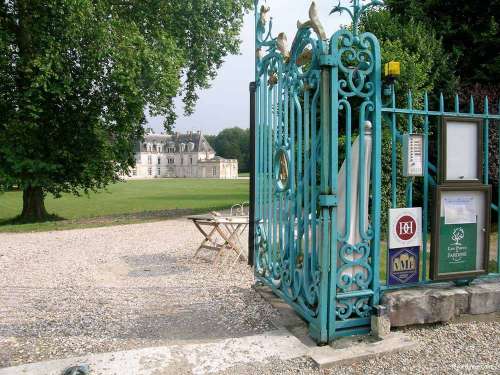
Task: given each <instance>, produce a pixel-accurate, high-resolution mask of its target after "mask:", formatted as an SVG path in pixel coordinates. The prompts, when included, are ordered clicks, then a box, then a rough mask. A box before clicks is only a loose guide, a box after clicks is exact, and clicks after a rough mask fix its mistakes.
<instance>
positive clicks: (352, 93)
mask: <svg viewBox="0 0 500 375" xmlns="http://www.w3.org/2000/svg"><path fill="white" fill-rule="evenodd" d="M353 3H354V4H353V7H352V9H347V8H344V7H340V6H338V7H336V8H335V9H334V12H342V11H346V12H348V13H349V14H350V16H351V18H352V20H353V24H352V28H351V29H349V30H348V29H340V30H338V31H337V32H336V33H334V34H333V35H332V36H331V37H327V35H326V34H325V31H324V29H323V27H322V25H321V23H320V22H319V20H318V17H317V12H316V7H315V4H314V2H313V3H312V5H311V8H310V11H309V20H307V21H306V22H304V23H299V24H298V31H297V34H296V36H295V38H294V40H293V42H292V44H291V48H290V49H289V48H288V45H287V38H286V35H285V34H283V33H280V34H279V35H278V36H277V37H276V38H274V37H273V36H272V21H271V20H270V18H269V12H270V9H269V7H266V6H265V5H262V6H261V7H260V8H259V1H258V0H255V9H256V20H255V21H256V72H255V74H256V76H255V82H256V118H255V121H256V127H255V217H254V220H255V233H256V241H255V243H256V245H255V249H254V252H255V273H256V277H257V279H258V280H259V281H261V282H263V283H265V284H266V285H269V286H270V287H271V288H272V289H273V291H274V292H275V293H276V294H277V295H279V296H280V297H281V298H283V299H284V300H286V301H287V302H288V303H289V304H290V305H291V306H293V307H294V309H295V310H296V311H297V312H298V313H300V314H301V315H302V316H303V317H304V319H306V320H307V321H308V322H309V327H310V333H311V336H313V337H314V338H315V339H316V340H317V341H318V342H328V341H331V340H333V339H334V338H335V337H338V336H342V335H350V334H354V333H361V332H364V331H368V330H369V326H370V315H371V313H372V310H373V307H374V306H375V305H377V304H378V299H379V289H380V285H379V268H380V267H379V262H380V260H379V254H380V249H379V246H380V201H381V199H380V183H381V166H380V161H381V97H380V95H381V82H380V79H381V78H380V77H381V71H380V69H381V66H380V65H381V62H380V48H379V44H378V41H377V39H376V37H375V36H374V35H372V34H369V33H362V34H359V33H358V29H357V25H358V21H359V18H360V16H361V14H362V13H363V11H364V10H366V9H367V8H369V7H372V6H374V5H379V4H380V2H379V1H372V2H371V3H369V4H366V5H361V4H360V1H359V0H354V1H353Z"/></svg>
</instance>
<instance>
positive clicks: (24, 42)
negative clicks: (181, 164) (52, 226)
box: [0, 0, 252, 219]
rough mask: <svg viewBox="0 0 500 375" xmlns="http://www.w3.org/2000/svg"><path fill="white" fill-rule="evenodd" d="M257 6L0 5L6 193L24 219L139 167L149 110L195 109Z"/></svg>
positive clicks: (77, 0)
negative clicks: (18, 192) (17, 201)
mask: <svg viewBox="0 0 500 375" xmlns="http://www.w3.org/2000/svg"><path fill="white" fill-rule="evenodd" d="M251 3H252V2H251V0H215V1H214V0H184V1H157V0H149V1H120V0H118V1H113V0H108V1H104V0H93V1H92V0H54V1H50V2H38V1H35V2H33V1H27V0H6V1H4V2H2V5H0V111H1V113H2V117H1V120H0V188H1V187H6V186H12V185H17V186H19V187H20V188H21V189H23V191H24V202H23V203H24V205H23V217H25V218H28V219H29V218H40V217H42V216H44V215H45V214H46V212H45V208H44V206H43V198H44V196H45V194H46V193H52V194H55V195H58V194H60V193H62V192H73V193H75V194H78V193H79V192H81V191H88V190H89V189H99V188H102V187H104V186H106V185H107V184H108V183H110V182H114V181H116V180H118V178H119V174H120V173H127V172H128V169H129V167H130V166H132V165H134V145H135V143H136V141H137V139H139V138H140V137H141V136H142V134H143V126H142V125H143V123H144V121H145V116H144V111H145V110H146V109H147V110H149V111H150V113H151V115H162V116H165V118H166V121H165V126H166V128H167V130H168V129H169V128H170V127H171V125H172V123H173V122H174V120H175V109H174V105H173V98H175V97H176V96H182V98H183V102H184V105H185V112H187V113H188V114H189V113H191V112H192V110H193V106H194V104H195V102H196V99H197V95H196V91H197V90H199V89H203V88H206V87H208V85H209V82H210V80H211V79H212V78H213V77H215V75H216V72H217V69H218V68H219V67H220V66H221V64H222V62H223V59H224V57H225V56H226V55H228V54H234V53H237V52H238V47H239V40H238V34H239V30H240V28H241V25H242V17H243V14H244V12H245V11H246V10H247V9H249V8H250V6H251V5H252V4H251Z"/></svg>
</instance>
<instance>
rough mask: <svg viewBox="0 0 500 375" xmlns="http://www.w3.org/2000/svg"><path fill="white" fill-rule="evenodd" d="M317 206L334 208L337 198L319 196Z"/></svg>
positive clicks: (325, 195)
mask: <svg viewBox="0 0 500 375" xmlns="http://www.w3.org/2000/svg"><path fill="white" fill-rule="evenodd" d="M319 205H320V206H321V207H336V206H337V196H336V195H335V194H330V195H327V194H322V195H320V196H319Z"/></svg>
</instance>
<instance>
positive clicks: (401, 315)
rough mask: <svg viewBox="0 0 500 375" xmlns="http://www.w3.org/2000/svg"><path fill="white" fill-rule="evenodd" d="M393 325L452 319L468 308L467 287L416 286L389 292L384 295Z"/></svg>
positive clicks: (383, 302)
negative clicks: (465, 288)
mask: <svg viewBox="0 0 500 375" xmlns="http://www.w3.org/2000/svg"><path fill="white" fill-rule="evenodd" d="M382 304H383V305H385V306H386V307H387V310H388V314H389V319H390V322H391V326H393V327H402V326H408V325H413V324H425V323H436V322H446V321H449V320H451V319H453V318H455V317H457V316H459V315H460V314H464V313H467V312H468V306H469V293H467V291H465V290H464V288H452V287H444V288H415V289H403V290H398V291H392V292H387V293H386V294H384V296H383V298H382Z"/></svg>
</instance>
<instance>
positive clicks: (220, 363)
mask: <svg viewBox="0 0 500 375" xmlns="http://www.w3.org/2000/svg"><path fill="white" fill-rule="evenodd" d="M307 352H308V348H307V347H306V346H305V345H303V344H302V343H301V342H300V341H299V340H298V339H297V338H295V337H294V336H292V335H291V334H290V333H288V332H287V331H286V330H276V331H270V332H268V333H267V334H261V335H254V336H246V337H241V338H234V339H224V340H218V341H215V342H210V343H203V344H185V345H172V346H165V347H155V348H144V349H135V350H129V351H122V352H115V353H105V354H97V355H86V356H82V357H77V358H67V359H62V360H54V361H47V362H39V363H33V364H28V365H22V366H17V367H10V368H6V369H3V370H2V369H0V375H25V374H43V375H60V374H61V373H62V372H63V371H64V370H65V369H66V368H68V367H70V366H79V365H82V364H86V365H88V366H89V368H90V369H91V371H92V374H93V375H124V374H133V375H161V374H164V375H170V374H175V375H181V374H194V375H201V374H213V373H220V372H222V371H226V370H231V371H233V373H237V372H234V371H238V370H237V369H238V368H239V367H240V366H245V365H253V364H255V363H269V362H271V361H286V360H289V359H292V358H298V357H302V356H304V355H306V354H307Z"/></svg>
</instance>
